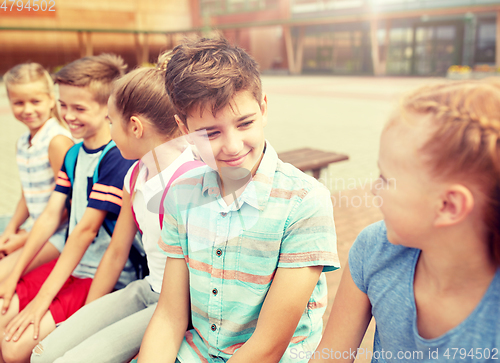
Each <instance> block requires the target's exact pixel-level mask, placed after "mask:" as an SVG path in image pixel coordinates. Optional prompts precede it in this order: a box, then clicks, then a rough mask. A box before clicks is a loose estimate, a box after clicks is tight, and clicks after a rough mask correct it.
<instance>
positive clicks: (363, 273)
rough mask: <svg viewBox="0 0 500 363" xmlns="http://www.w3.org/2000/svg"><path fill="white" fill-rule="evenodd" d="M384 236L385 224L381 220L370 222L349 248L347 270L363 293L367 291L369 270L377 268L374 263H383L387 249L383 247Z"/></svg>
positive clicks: (370, 273)
mask: <svg viewBox="0 0 500 363" xmlns="http://www.w3.org/2000/svg"><path fill="white" fill-rule="evenodd" d="M385 236H386V230H385V224H384V223H383V222H382V221H381V222H377V223H374V224H371V225H369V226H368V227H365V228H364V229H363V230H362V231H361V232H360V233H359V235H358V237H356V240H355V241H354V243H353V245H352V246H351V249H350V250H349V271H350V272H351V276H352V280H353V281H354V283H355V284H356V286H357V287H358V288H359V289H360V290H361V291H362V292H364V293H365V294H366V293H367V292H368V285H369V278H370V276H371V275H372V272H370V271H373V269H374V268H375V269H376V268H377V267H374V263H375V264H378V263H381V264H382V265H383V264H384V262H382V261H383V258H384V257H385V255H386V254H387V253H386V251H387V249H386V248H383V247H384V240H385ZM387 243H388V242H387ZM367 252H368V253H367ZM381 257H382V258H381Z"/></svg>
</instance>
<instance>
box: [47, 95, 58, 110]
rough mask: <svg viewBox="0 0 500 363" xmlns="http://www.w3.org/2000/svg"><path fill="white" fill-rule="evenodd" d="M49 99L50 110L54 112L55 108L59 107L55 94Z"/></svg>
mask: <svg viewBox="0 0 500 363" xmlns="http://www.w3.org/2000/svg"><path fill="white" fill-rule="evenodd" d="M49 98H50V109H51V110H52V109H53V108H54V107H57V104H56V98H55V96H54V95H53V94H50V95H49Z"/></svg>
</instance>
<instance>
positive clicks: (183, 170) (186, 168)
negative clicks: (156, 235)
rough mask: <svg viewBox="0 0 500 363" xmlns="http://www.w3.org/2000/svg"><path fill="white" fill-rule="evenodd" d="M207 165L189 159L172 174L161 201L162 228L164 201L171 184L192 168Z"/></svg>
mask: <svg viewBox="0 0 500 363" xmlns="http://www.w3.org/2000/svg"><path fill="white" fill-rule="evenodd" d="M203 165H205V163H204V162H202V161H198V160H193V161H188V162H185V163H184V164H182V165H181V166H179V168H177V170H176V171H175V172H174V174H172V177H171V178H170V180H169V181H168V184H167V186H166V187H165V190H164V191H163V195H162V197H161V202H160V215H159V217H160V229H161V228H163V216H164V215H165V208H164V207H163V203H164V202H165V197H166V196H167V193H168V190H169V189H170V186H171V185H172V183H173V182H174V181H175V180H176V179H177V178H178V177H180V176H181V175H183V174H185V173H187V172H188V171H190V170H193V169H195V168H198V167H200V166H203Z"/></svg>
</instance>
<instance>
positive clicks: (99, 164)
mask: <svg viewBox="0 0 500 363" xmlns="http://www.w3.org/2000/svg"><path fill="white" fill-rule="evenodd" d="M114 147H116V143H115V142H114V141H113V140H111V141H110V142H108V144H107V145H106V147H105V148H104V150H102V153H101V156H100V157H99V161H98V162H97V166H96V168H95V170H94V176H93V178H92V184H95V183H97V179H99V168H100V167H101V161H102V159H104V157H105V156H106V154H107V153H108V151H109V150H111V149H112V148H114Z"/></svg>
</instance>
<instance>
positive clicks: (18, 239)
mask: <svg viewBox="0 0 500 363" xmlns="http://www.w3.org/2000/svg"><path fill="white" fill-rule="evenodd" d="M2 237H3V236H2ZM27 238H28V233H27V232H26V231H19V232H18V233H16V234H11V235H9V236H5V238H1V239H0V259H2V258H4V257H5V256H7V255H9V254H11V253H12V252H14V251H16V250H18V249H19V248H21V247H22V246H24V243H25V242H26V239H27Z"/></svg>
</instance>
